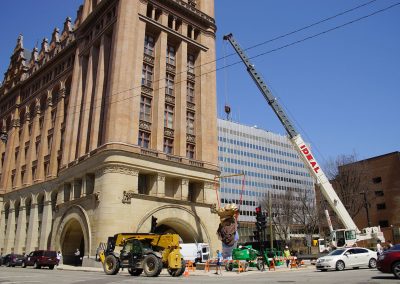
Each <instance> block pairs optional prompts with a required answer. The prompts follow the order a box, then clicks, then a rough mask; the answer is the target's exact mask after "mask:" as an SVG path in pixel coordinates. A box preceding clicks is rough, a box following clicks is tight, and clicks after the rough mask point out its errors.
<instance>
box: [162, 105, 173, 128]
mask: <svg viewBox="0 0 400 284" xmlns="http://www.w3.org/2000/svg"><path fill="white" fill-rule="evenodd" d="M164 127H168V128H174V107H173V106H171V105H165V111H164Z"/></svg>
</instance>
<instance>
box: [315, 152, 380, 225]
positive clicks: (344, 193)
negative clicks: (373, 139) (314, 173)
mask: <svg viewBox="0 0 400 284" xmlns="http://www.w3.org/2000/svg"><path fill="white" fill-rule="evenodd" d="M325 171H326V174H327V176H328V178H329V179H330V181H331V183H332V186H333V188H334V189H335V191H336V193H337V195H338V196H339V198H340V200H341V201H342V203H343V205H344V206H345V208H346V209H347V211H348V212H349V214H350V216H351V217H352V218H354V217H355V216H356V215H357V214H358V213H360V211H361V210H362V209H363V208H364V207H365V205H366V204H365V201H364V198H363V196H362V195H361V194H367V195H369V193H370V192H371V188H370V182H369V180H368V179H367V178H366V176H367V167H366V165H365V164H364V163H363V162H359V161H358V157H357V154H356V153H353V154H350V155H340V156H338V157H337V158H336V159H335V160H331V161H329V162H328V164H327V166H326V169H325ZM371 198H373V197H372V195H371V196H369V199H371ZM321 202H322V203H323V202H324V201H322V200H321ZM322 207H325V205H323V206H322ZM321 209H322V210H324V209H325V208H321ZM331 217H332V222H333V224H335V225H336V226H340V225H338V221H337V220H336V218H335V217H334V216H331Z"/></svg>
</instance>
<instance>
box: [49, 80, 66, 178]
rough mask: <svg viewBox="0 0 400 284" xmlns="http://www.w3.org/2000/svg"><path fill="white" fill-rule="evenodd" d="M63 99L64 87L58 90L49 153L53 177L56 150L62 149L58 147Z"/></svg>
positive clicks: (55, 170)
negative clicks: (51, 143)
mask: <svg viewBox="0 0 400 284" xmlns="http://www.w3.org/2000/svg"><path fill="white" fill-rule="evenodd" d="M64 100H65V87H63V88H62V89H60V90H59V100H58V103H57V114H56V121H55V125H54V133H53V146H52V147H51V154H50V175H51V176H53V177H55V176H57V171H58V168H57V166H58V151H59V150H61V151H62V149H60V146H61V124H62V123H63V120H64ZM64 142H65V141H64ZM64 147H65V143H64Z"/></svg>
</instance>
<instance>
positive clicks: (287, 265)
mask: <svg viewBox="0 0 400 284" xmlns="http://www.w3.org/2000/svg"><path fill="white" fill-rule="evenodd" d="M283 256H284V257H285V259H286V267H289V263H290V250H289V247H288V246H285V249H284V250H283Z"/></svg>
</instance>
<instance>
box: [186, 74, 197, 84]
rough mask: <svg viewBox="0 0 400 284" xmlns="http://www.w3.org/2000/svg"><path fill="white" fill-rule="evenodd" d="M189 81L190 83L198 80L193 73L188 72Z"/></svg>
mask: <svg viewBox="0 0 400 284" xmlns="http://www.w3.org/2000/svg"><path fill="white" fill-rule="evenodd" d="M187 79H188V80H189V81H193V82H194V81H195V79H196V76H195V75H194V74H193V73H192V72H189V71H188V72H187Z"/></svg>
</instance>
